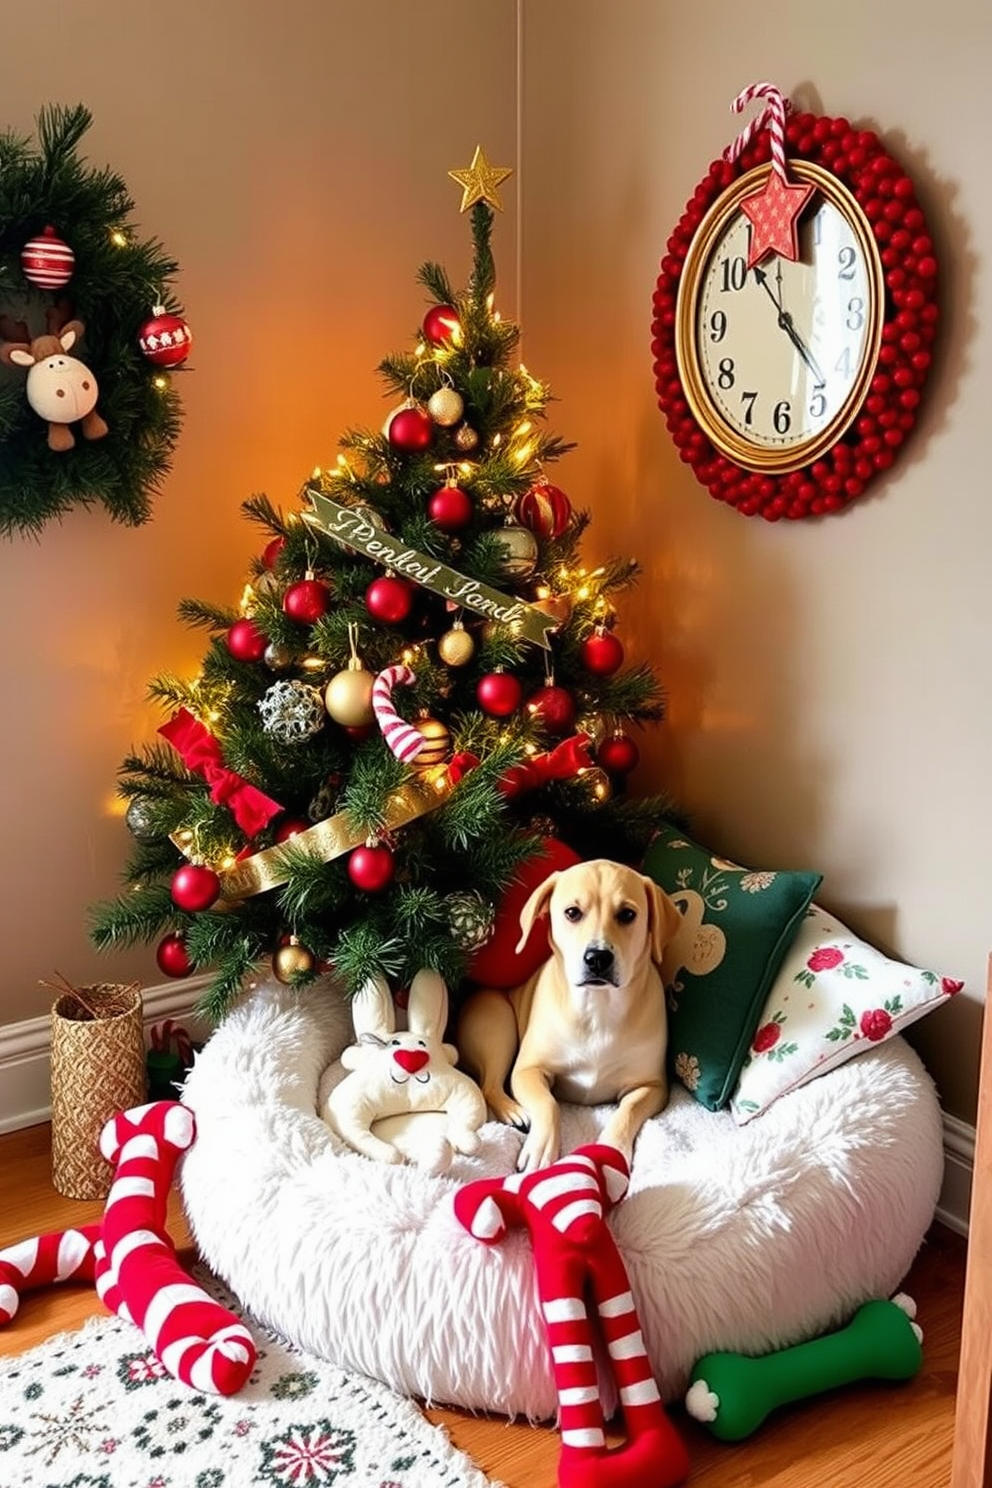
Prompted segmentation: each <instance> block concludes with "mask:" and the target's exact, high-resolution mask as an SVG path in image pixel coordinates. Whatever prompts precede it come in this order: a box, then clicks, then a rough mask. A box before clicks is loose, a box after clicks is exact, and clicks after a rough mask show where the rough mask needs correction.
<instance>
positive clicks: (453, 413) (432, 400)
mask: <svg viewBox="0 0 992 1488" xmlns="http://www.w3.org/2000/svg"><path fill="white" fill-rule="evenodd" d="M427 412H428V413H429V414H430V416H431V418H432V419H433V420H434V422H435V423H436V424H440V425H441V427H442V429H450V428H451V427H452V426H453V425H454V424H457V422H458V420H459V419H460V418H461V416H462V414H463V413H464V412H465V403H464V401H463V399H462V396H461V393H457V392H456V391H455V389H454V388H453V387H440V388H438V390H437V392H436V393H432V394H431V396H430V397H429V398H428V400H427Z"/></svg>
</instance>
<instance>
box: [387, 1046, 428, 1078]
mask: <svg viewBox="0 0 992 1488" xmlns="http://www.w3.org/2000/svg"><path fill="white" fill-rule="evenodd" d="M430 1057H431V1056H430V1055H429V1054H428V1052H427V1050H426V1049H397V1050H396V1053H395V1054H394V1055H393V1058H394V1059H395V1060H396V1063H397V1064H398V1065H399V1067H400V1069H402V1070H406V1072H407V1074H408V1075H415V1074H416V1073H417V1071H418V1070H419V1069H423V1067H424V1065H425V1064H426V1063H427V1061H428V1060H429V1059H430Z"/></svg>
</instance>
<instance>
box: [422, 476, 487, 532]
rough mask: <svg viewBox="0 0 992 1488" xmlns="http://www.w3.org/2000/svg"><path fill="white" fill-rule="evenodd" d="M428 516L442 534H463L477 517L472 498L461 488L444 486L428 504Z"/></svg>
mask: <svg viewBox="0 0 992 1488" xmlns="http://www.w3.org/2000/svg"><path fill="white" fill-rule="evenodd" d="M427 515H428V516H429V517H430V519H431V521H432V522H433V523H434V526H435V527H440V529H441V531H442V532H461V530H462V528H463V527H467V526H468V524H469V522H471V520H472V518H473V516H474V515H475V507H474V506H473V505H472V498H471V496H469V494H468V492H467V491H463V490H462V489H461V488H460V487H459V486H442V487H441V489H440V490H439V491H435V492H434V495H433V496H432V497H431V498H430V500H429V501H428V503H427Z"/></svg>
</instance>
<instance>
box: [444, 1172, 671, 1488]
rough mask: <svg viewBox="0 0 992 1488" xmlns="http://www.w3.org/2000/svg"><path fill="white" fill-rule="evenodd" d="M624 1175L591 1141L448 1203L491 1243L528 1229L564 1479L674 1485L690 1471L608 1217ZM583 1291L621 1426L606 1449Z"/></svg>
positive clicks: (634, 1486) (568, 1484)
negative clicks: (606, 1358) (620, 1437)
mask: <svg viewBox="0 0 992 1488" xmlns="http://www.w3.org/2000/svg"><path fill="white" fill-rule="evenodd" d="M629 1177H630V1170H629V1168H628V1166H627V1163H626V1160H625V1158H624V1156H623V1154H622V1153H621V1152H619V1151H618V1150H617V1149H616V1148H615V1147H606V1146H603V1145H601V1144H599V1143H597V1144H594V1145H591V1146H588V1147H580V1148H578V1150H577V1151H575V1152H573V1153H571V1154H570V1155H569V1156H568V1157H562V1158H559V1160H558V1161H557V1162H556V1163H552V1164H551V1166H550V1167H547V1168H542V1169H540V1170H539V1171H538V1172H536V1173H530V1174H528V1175H526V1176H525V1175H524V1174H522V1173H512V1174H511V1175H510V1176H509V1177H508V1178H504V1179H499V1178H482V1179H480V1180H478V1181H477V1182H476V1183H469V1184H467V1185H466V1186H465V1187H464V1188H462V1189H459V1191H458V1193H457V1194H456V1195H455V1214H456V1215H457V1217H458V1219H459V1220H460V1221H461V1223H462V1224H463V1225H464V1227H465V1229H467V1230H468V1232H469V1234H470V1235H474V1236H475V1238H476V1239H477V1240H481V1241H482V1242H483V1244H485V1245H496V1244H498V1243H499V1241H501V1240H502V1239H503V1238H504V1236H505V1235H506V1232H507V1229H508V1227H509V1226H510V1225H512V1224H522V1225H526V1227H527V1229H528V1230H529V1231H530V1236H531V1243H532V1245H533V1247H534V1268H535V1272H536V1274H537V1289H538V1294H539V1296H540V1298H541V1311H542V1313H543V1316H544V1324H545V1329H546V1331H547V1335H548V1344H549V1346H550V1348H551V1358H552V1364H553V1367H554V1374H555V1385H556V1387H557V1390H558V1406H559V1426H560V1429H561V1443H562V1447H561V1457H560V1459H559V1463H558V1482H559V1484H560V1485H561V1488H671V1485H673V1484H675V1483H680V1482H681V1481H682V1480H683V1478H684V1477H685V1476H686V1474H687V1473H688V1471H689V1458H688V1454H687V1452H686V1449H685V1446H684V1445H683V1443H682V1440H681V1438H680V1437H679V1435H678V1433H677V1432H676V1430H675V1428H674V1427H673V1426H672V1424H671V1422H670V1421H669V1419H668V1417H667V1415H666V1414H665V1408H664V1406H663V1405H662V1402H661V1396H660V1395H659V1393H658V1386H657V1385H656V1384H655V1381H654V1377H653V1376H652V1374H651V1365H650V1363H649V1361H648V1357H647V1353H646V1352H645V1348H644V1339H643V1337H642V1336H641V1327H640V1322H639V1320H638V1317H637V1312H636V1310H635V1308H634V1299H633V1297H632V1296H631V1291H630V1282H629V1280H628V1277H627V1271H626V1268H625V1267H624V1264H623V1260H622V1259H621V1256H620V1252H619V1251H618V1250H617V1247H616V1243H615V1242H614V1239H613V1236H612V1234H611V1233H610V1230H609V1227H608V1225H607V1224H606V1220H605V1215H606V1213H607V1212H608V1211H609V1210H610V1209H612V1208H613V1206H614V1204H616V1203H617V1202H618V1200H619V1199H621V1198H622V1197H623V1195H624V1194H625V1193H626V1191H627V1183H628V1180H629ZM587 1297H591V1299H592V1302H593V1303H594V1305H595V1308H596V1311H597V1313H598V1315H599V1321H600V1324H601V1327H602V1332H603V1335H604V1336H605V1340H606V1346H607V1349H608V1351H609V1355H610V1361H611V1363H612V1366H613V1373H614V1375H615V1377H616V1381H617V1385H618V1388H619V1395H620V1403H621V1405H622V1407H623V1416H624V1425H625V1426H626V1430H627V1440H626V1442H625V1443H623V1445H622V1446H619V1447H613V1448H611V1449H609V1450H607V1446H606V1434H605V1430H604V1420H603V1407H602V1402H601V1400H600V1396H599V1387H598V1382H597V1376H596V1361H595V1357H594V1353H593V1341H594V1340H593V1330H592V1324H591V1321H590V1318H589V1313H588V1310H587V1301H586V1299H587Z"/></svg>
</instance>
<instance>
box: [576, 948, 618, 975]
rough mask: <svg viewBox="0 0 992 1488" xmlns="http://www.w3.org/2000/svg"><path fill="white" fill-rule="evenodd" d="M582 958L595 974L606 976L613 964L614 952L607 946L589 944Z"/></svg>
mask: <svg viewBox="0 0 992 1488" xmlns="http://www.w3.org/2000/svg"><path fill="white" fill-rule="evenodd" d="M582 960H583V961H584V962H585V965H586V967H587V968H588V969H589V971H591V972H592V974H593V976H605V974H606V973H607V972H608V971H609V969H610V967H611V966H612V965H613V952H612V951H611V950H609V949H607V947H606V946H587V947H586V953H585V955H584V956H583V957H582Z"/></svg>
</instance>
